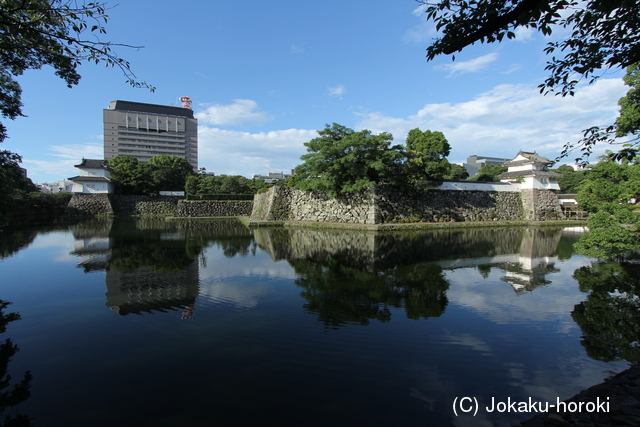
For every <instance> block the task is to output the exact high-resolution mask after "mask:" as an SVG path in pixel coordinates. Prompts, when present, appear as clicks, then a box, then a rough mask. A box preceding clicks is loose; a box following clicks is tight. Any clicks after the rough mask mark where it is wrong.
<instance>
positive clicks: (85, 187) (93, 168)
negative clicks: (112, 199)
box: [69, 159, 114, 193]
mask: <svg viewBox="0 0 640 427" xmlns="http://www.w3.org/2000/svg"><path fill="white" fill-rule="evenodd" d="M75 167H77V168H78V169H80V175H78V176H74V177H73V178H69V181H73V188H72V192H73V193H113V188H114V182H113V180H111V173H110V172H109V169H108V163H107V161H106V160H94V159H82V163H80V164H79V165H75Z"/></svg>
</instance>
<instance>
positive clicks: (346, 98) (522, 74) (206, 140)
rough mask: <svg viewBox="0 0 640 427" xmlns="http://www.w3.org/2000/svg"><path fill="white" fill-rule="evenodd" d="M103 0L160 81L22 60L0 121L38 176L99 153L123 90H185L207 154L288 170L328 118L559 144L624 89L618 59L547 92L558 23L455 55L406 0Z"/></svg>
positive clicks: (119, 32) (455, 150) (129, 55)
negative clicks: (577, 83)
mask: <svg viewBox="0 0 640 427" xmlns="http://www.w3.org/2000/svg"><path fill="white" fill-rule="evenodd" d="M108 14H109V16H110V17H111V19H110V21H109V22H108V23H107V25H106V28H107V36H106V37H104V39H105V40H110V41H112V42H116V43H125V44H130V45H136V46H144V48H143V49H139V50H136V49H126V48H118V49H116V52H117V53H118V54H120V56H122V57H124V58H125V59H127V60H129V62H130V63H131V66H132V69H133V71H134V72H135V74H136V76H137V77H138V79H139V80H144V81H147V82H149V83H150V84H152V85H154V86H155V87H156V90H155V92H153V93H150V92H149V91H148V90H146V89H134V88H131V87H130V86H128V85H127V84H126V83H125V78H124V77H123V76H122V74H121V73H120V71H119V70H118V69H114V68H107V67H104V66H102V65H95V64H84V65H82V66H81V67H80V70H79V71H80V73H81V74H82V76H83V77H82V80H81V81H80V84H79V85H78V86H75V87H73V88H71V89H69V88H67V87H66V86H65V84H64V82H63V81H62V80H60V79H59V78H57V77H56V76H55V75H54V74H53V70H52V69H51V68H50V67H44V68H43V69H41V70H32V71H28V72H27V73H25V75H23V76H21V77H20V78H19V82H20V84H21V85H22V89H23V104H24V113H25V114H26V116H28V117H23V118H18V119H17V120H15V121H5V123H6V124H7V127H8V129H9V139H7V140H6V141H5V143H4V144H3V145H2V146H0V148H2V149H7V150H11V151H15V152H17V153H19V154H20V155H22V156H23V167H25V168H27V169H28V173H29V177H30V178H32V179H33V180H34V182H37V183H41V182H52V181H58V180H60V179H64V178H67V177H70V176H74V175H76V174H77V170H76V169H75V168H74V167H73V165H74V164H78V163H79V162H80V160H81V159H82V158H83V157H85V158H102V156H103V149H102V110H103V109H104V108H107V106H108V105H109V102H110V101H112V100H116V99H122V100H129V101H137V102H147V103H155V104H165V105H171V104H174V105H179V100H178V98H179V97H180V96H190V97H191V98H192V99H193V110H194V112H195V114H196V117H198V119H199V165H200V167H205V168H206V169H207V171H209V172H215V173H216V174H238V175H244V176H247V177H251V175H253V174H254V173H260V174H266V173H267V172H280V171H285V172H288V171H289V170H290V169H292V168H293V167H295V166H296V165H297V164H299V163H300V156H301V155H302V154H304V153H305V152H306V148H305V147H304V145H303V144H304V142H306V141H309V140H310V139H312V138H314V137H315V136H317V133H316V130H318V129H322V128H324V125H325V124H326V123H329V124H330V123H333V122H336V123H339V124H341V125H344V126H347V127H350V128H353V129H356V130H361V129H370V130H372V131H373V132H374V133H379V132H383V131H384V132H390V133H392V134H393V136H394V142H395V143H404V139H405V137H406V134H407V132H408V131H409V130H411V129H413V128H416V127H418V128H420V129H422V130H427V129H429V130H432V131H442V132H444V134H445V136H446V138H447V139H448V140H449V143H450V144H451V147H452V151H451V155H450V156H449V160H450V161H451V162H454V163H460V162H463V161H465V160H466V158H467V157H468V156H470V155H473V154H478V155H484V156H492V157H505V158H511V157H514V156H515V154H516V153H517V152H518V150H527V151H533V150H536V151H537V152H538V153H539V154H541V155H543V156H546V157H548V158H551V159H553V158H555V157H556V156H557V155H559V153H560V151H561V149H562V146H563V144H565V143H567V142H569V141H575V140H577V139H579V138H580V136H581V134H582V132H581V131H582V130H583V129H586V128H588V127H590V126H593V125H603V124H610V123H611V122H612V121H613V120H614V119H615V117H616V115H617V113H618V105H617V100H618V99H619V98H620V97H621V96H623V95H624V94H625V93H626V90H627V89H628V88H626V87H625V86H624V84H623V82H622V76H623V72H622V71H617V72H607V73H605V74H604V75H603V76H602V78H601V79H600V80H599V81H598V82H597V83H595V84H593V85H590V86H589V85H584V86H582V87H580V89H579V90H578V92H577V94H576V96H575V97H573V98H571V97H567V98H562V97H559V96H553V95H547V96H542V95H540V94H539V91H538V89H537V85H538V84H540V83H542V82H543V81H544V79H545V77H546V76H547V73H546V72H545V70H544V67H545V65H546V60H547V59H546V57H545V55H544V53H543V48H544V45H545V43H547V42H548V41H549V40H553V39H555V38H558V37H562V32H561V31H557V32H556V33H554V34H553V35H552V36H551V38H543V37H542V36H541V35H539V34H537V33H533V32H530V31H519V32H518V34H517V35H518V37H517V39H516V40H515V41H513V40H510V41H507V42H504V43H502V44H491V45H484V44H479V45H477V46H472V47H470V48H468V49H466V50H465V51H464V52H462V53H459V54H457V55H456V61H454V62H452V61H451V58H450V57H444V56H443V57H440V58H437V59H436V60H434V61H432V62H427V61H426V59H425V49H426V47H427V46H428V44H429V42H430V40H432V39H433V38H434V37H436V36H437V33H436V31H435V28H434V26H433V24H431V23H427V22H426V19H425V15H424V13H423V12H422V10H421V9H420V7H419V4H418V3H416V2H415V1H413V0H366V1H365V0H349V1H344V0H341V1H338V0H324V1H322V2H301V1H290V0H273V1H269V2H265V1H258V0H245V1H242V2H238V1H232V0H215V1H211V0H210V1H200V0H186V1H183V2H175V1H164V0H155V1H146V0H136V1H130V2H126V3H121V4H120V5H118V6H116V7H114V8H112V9H111V10H109V12H108ZM605 148H607V147H600V148H599V150H598V153H601V152H602V151H604V149H605ZM574 157H575V156H574ZM572 158H573V157H572ZM568 162H569V163H570V161H568Z"/></svg>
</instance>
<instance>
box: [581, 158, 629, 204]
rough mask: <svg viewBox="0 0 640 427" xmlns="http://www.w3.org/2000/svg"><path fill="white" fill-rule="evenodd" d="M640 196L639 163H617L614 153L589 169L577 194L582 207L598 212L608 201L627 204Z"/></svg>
mask: <svg viewBox="0 0 640 427" xmlns="http://www.w3.org/2000/svg"><path fill="white" fill-rule="evenodd" d="M631 199H636V200H638V199H640V164H638V163H622V162H617V161H615V160H613V159H612V158H611V156H603V157H601V161H600V162H598V163H597V164H595V165H594V166H593V167H591V168H590V170H589V173H588V175H587V177H586V178H585V179H584V180H583V181H582V185H581V187H580V191H578V194H577V196H576V200H577V201H578V204H579V206H580V207H581V208H582V209H584V210H586V211H589V212H596V211H597V210H598V209H599V208H600V207H602V206H603V205H604V204H607V203H614V204H624V205H627V204H628V203H629V201H630V200H631Z"/></svg>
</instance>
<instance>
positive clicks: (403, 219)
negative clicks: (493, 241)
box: [251, 185, 562, 224]
mask: <svg viewBox="0 0 640 427" xmlns="http://www.w3.org/2000/svg"><path fill="white" fill-rule="evenodd" d="M251 216H252V217H253V218H256V219H258V220H263V221H319V222H334V223H343V222H344V223H353V224H401V223H417V222H429V223H433V222H436V223H437V222H474V221H517V220H528V221H539V220H548V219H560V218H561V216H562V213H561V211H560V205H559V203H558V199H557V196H556V195H555V193H553V192H551V191H549V190H534V191H531V194H529V193H527V194H526V196H525V195H524V194H523V193H521V192H520V191H479V190H439V189H436V188H429V187H422V188H414V189H398V188H396V187H391V186H382V185H381V186H375V187H371V188H367V189H365V190H363V191H359V192H354V193H349V194H345V195H341V196H339V197H335V198H332V197H329V196H328V195H327V194H326V193H325V192H322V191H301V190H297V189H293V188H287V187H272V188H271V189H269V191H267V192H266V193H263V194H258V195H256V196H255V198H254V204H253V210H252V212H251Z"/></svg>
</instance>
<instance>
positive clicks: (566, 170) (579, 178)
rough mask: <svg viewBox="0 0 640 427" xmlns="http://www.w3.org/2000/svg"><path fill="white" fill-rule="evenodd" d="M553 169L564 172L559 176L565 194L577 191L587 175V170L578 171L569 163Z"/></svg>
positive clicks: (559, 183)
mask: <svg viewBox="0 0 640 427" xmlns="http://www.w3.org/2000/svg"><path fill="white" fill-rule="evenodd" d="M552 171H554V172H558V173H561V174H562V178H558V185H559V186H560V191H561V192H562V193H564V194H575V193H577V192H578V190H579V189H580V186H581V185H582V182H583V181H584V180H585V178H586V177H587V172H586V171H584V170H580V171H577V170H575V169H574V168H573V167H571V166H569V165H562V166H560V167H558V168H557V169H552Z"/></svg>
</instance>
